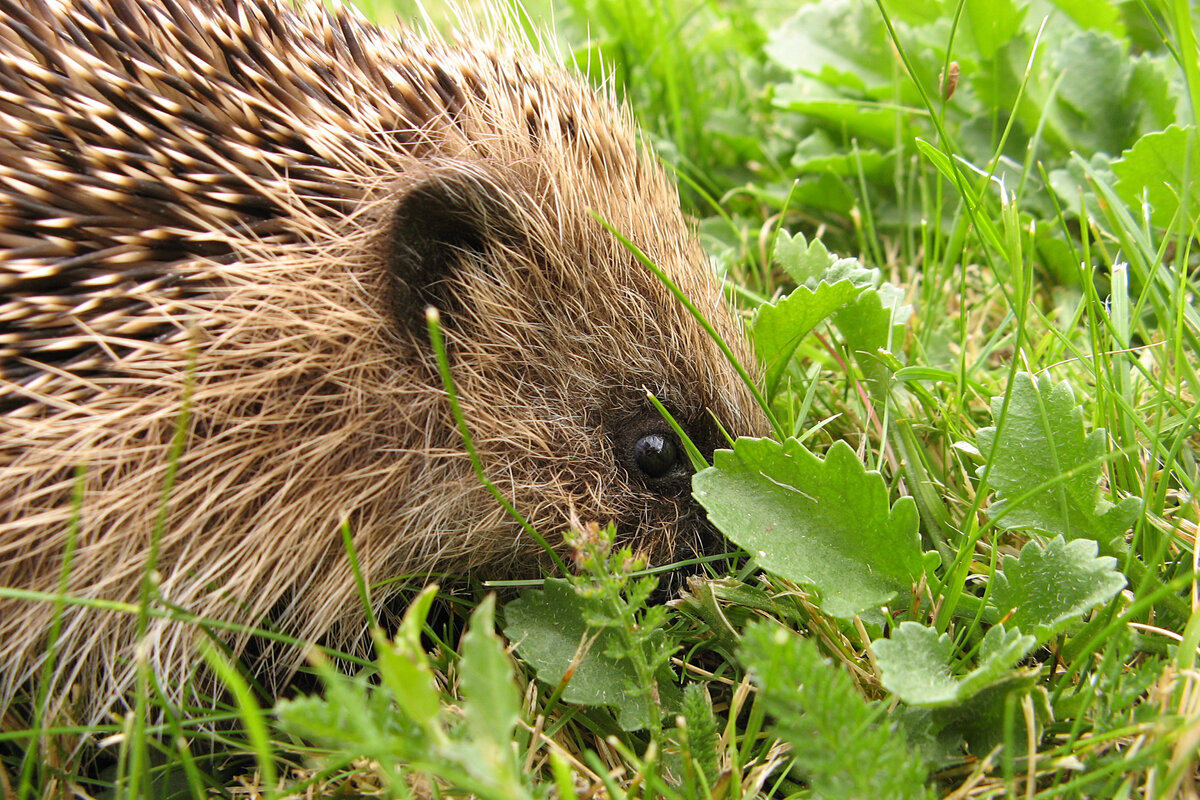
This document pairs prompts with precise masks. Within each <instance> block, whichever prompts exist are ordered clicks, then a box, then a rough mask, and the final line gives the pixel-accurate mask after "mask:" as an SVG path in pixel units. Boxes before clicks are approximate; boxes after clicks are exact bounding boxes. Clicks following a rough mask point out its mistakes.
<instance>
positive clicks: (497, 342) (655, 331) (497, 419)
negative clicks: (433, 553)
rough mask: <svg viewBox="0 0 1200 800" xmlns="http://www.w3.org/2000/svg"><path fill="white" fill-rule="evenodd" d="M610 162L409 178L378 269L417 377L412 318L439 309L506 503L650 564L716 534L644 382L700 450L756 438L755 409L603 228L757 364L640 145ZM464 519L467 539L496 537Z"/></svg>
mask: <svg viewBox="0 0 1200 800" xmlns="http://www.w3.org/2000/svg"><path fill="white" fill-rule="evenodd" d="M610 155H612V154H611V153H610ZM617 155H619V156H620V158H621V161H620V163H613V160H614V159H615V158H616V155H613V156H612V158H610V159H609V163H607V164H605V165H604V167H605V168H604V169H603V170H600V171H599V173H600V174H597V171H596V170H595V168H594V165H593V164H592V163H591V162H590V160H588V161H584V160H582V159H580V160H577V161H574V162H572V161H571V160H570V159H567V158H564V157H563V154H562V153H561V152H559V153H557V154H555V157H554V159H553V161H548V160H547V159H546V158H541V159H522V160H509V163H510V164H512V166H511V168H507V169H500V170H498V169H496V167H495V163H496V162H495V161H494V160H493V161H490V162H489V164H488V165H487V166H470V165H465V164H447V165H441V166H439V167H438V168H437V169H435V170H433V171H429V172H426V173H424V174H419V175H417V176H414V179H413V181H412V182H411V183H410V184H409V185H407V186H406V187H404V188H403V189H401V190H400V191H399V193H398V197H397V198H396V199H395V202H394V205H393V207H392V210H391V220H390V226H389V227H388V229H387V232H386V234H385V236H386V238H387V240H388V241H387V252H386V263H387V270H388V274H389V276H390V278H391V283H392V289H391V308H392V313H393V314H394V319H395V322H396V324H397V325H398V326H399V327H400V328H401V329H402V330H404V331H405V332H406V338H408V340H409V341H410V343H411V346H413V347H414V348H417V349H418V350H420V351H424V352H425V356H424V360H425V363H426V365H427V369H428V370H429V371H428V376H429V378H430V379H432V378H433V373H432V368H431V367H429V366H428V365H429V363H430V362H429V360H428V359H429V356H428V349H429V345H428V343H427V336H428V334H427V331H426V329H425V316H424V309H425V307H426V306H427V305H433V306H435V307H437V308H438V309H439V311H440V313H441V317H442V320H443V322H444V325H445V329H446V332H447V341H448V353H449V356H450V361H451V364H452V369H453V373H454V378H455V381H456V383H457V385H458V389H459V392H460V394H461V398H462V401H463V407H464V410H465V415H466V418H467V424H468V426H469V427H470V428H471V430H472V431H473V434H474V436H475V439H476V442H477V444H478V445H479V447H480V450H481V453H482V454H483V458H484V463H485V467H486V469H487V471H488V473H489V475H490V477H491V478H492V479H493V480H495V481H496V482H497V484H498V485H499V486H500V487H501V489H502V490H503V491H505V492H506V493H508V494H509V495H510V496H511V498H512V499H513V500H514V501H515V503H516V505H517V507H518V509H519V510H521V511H522V512H524V513H525V514H527V515H528V516H529V517H530V518H531V520H532V521H533V523H534V524H535V526H537V527H539V529H541V530H542V532H543V533H544V534H545V535H547V537H549V538H552V540H557V539H558V536H559V535H560V534H561V532H562V531H563V529H565V527H566V526H567V525H568V524H572V523H573V524H578V523H580V522H584V523H586V522H593V521H594V522H599V523H601V524H604V523H607V522H609V521H612V522H615V523H616V524H617V528H618V534H619V536H621V537H622V538H623V539H624V540H626V541H629V542H630V543H631V544H633V546H634V549H635V551H639V552H641V553H643V554H645V555H646V556H648V557H649V558H650V560H651V561H652V562H653V563H655V564H656V565H661V564H663V563H669V562H670V561H672V560H674V559H676V558H685V557H688V556H691V555H695V554H699V553H703V552H711V550H712V549H713V548H712V545H713V544H714V541H713V539H712V537H711V536H710V534H709V528H708V525H707V523H706V521H705V517H704V514H703V511H702V510H700V509H699V508H698V507H697V506H696V503H695V501H694V499H693V498H692V497H691V475H692V472H693V469H692V466H691V463H690V461H689V459H688V457H687V454H686V453H685V451H684V448H683V445H682V443H681V442H680V441H679V439H678V437H677V436H676V434H675V433H674V432H673V431H672V429H671V427H670V426H669V424H668V423H667V422H666V421H665V420H664V418H663V416H662V415H661V414H660V412H659V411H658V410H657V409H656V408H655V407H654V405H653V404H652V403H651V401H650V399H649V398H648V397H647V392H649V393H652V394H654V395H655V397H657V398H658V399H659V400H660V401H661V402H662V404H663V405H664V406H665V407H666V408H667V409H668V410H669V411H670V413H671V415H672V416H673V417H674V419H675V420H676V421H677V422H678V423H679V424H680V426H681V427H682V428H683V430H684V431H685V432H686V433H687V434H688V437H689V438H690V439H691V440H692V442H694V443H695V444H696V445H697V446H698V447H699V449H700V451H701V452H702V453H703V454H704V455H705V456H706V457H707V458H709V459H710V460H711V456H712V452H713V450H714V449H716V448H717V447H720V446H723V445H724V443H725V438H724V434H723V431H724V432H727V433H728V434H729V435H732V436H736V435H745V434H759V433H762V432H763V416H762V413H761V411H760V410H759V409H758V408H757V406H756V404H755V402H754V399H753V395H752V393H751V392H750V390H749V389H748V388H747V387H746V386H745V385H744V383H743V382H742V380H741V379H740V378H739V376H738V374H737V371H736V370H735V368H734V367H733V366H732V365H731V364H730V363H729V361H728V360H727V359H726V357H725V356H724V355H723V354H722V352H721V351H720V349H719V347H718V346H717V345H716V344H715V342H714V341H713V340H712V339H711V337H710V336H709V335H708V334H707V333H706V332H705V331H704V330H703V328H702V326H701V325H700V324H699V323H698V322H697V321H696V320H695V319H694V318H693V316H692V315H691V314H690V313H689V312H688V310H687V309H686V308H685V307H684V305H683V304H682V303H681V302H680V301H679V300H678V299H677V298H676V297H674V296H673V294H672V293H671V291H670V289H669V288H668V287H667V286H665V285H664V284H663V282H662V281H661V280H660V279H659V278H658V277H657V276H655V275H654V274H653V273H652V272H651V271H650V270H649V269H648V268H647V267H646V266H644V265H643V264H642V263H640V262H639V260H638V258H637V257H636V256H635V254H634V253H633V252H631V251H630V250H629V249H628V248H627V247H626V246H625V245H623V244H622V243H621V242H620V240H619V239H618V238H617V237H616V236H614V235H613V234H612V233H611V232H610V231H608V230H607V229H606V228H605V227H604V226H603V225H602V224H601V223H600V222H599V221H598V219H597V218H598V217H599V218H603V219H605V220H606V221H609V222H610V224H612V225H613V226H614V227H615V228H616V229H618V230H621V231H622V233H623V234H624V235H625V236H627V237H628V238H629V239H630V241H631V242H632V243H633V244H634V245H636V246H637V247H638V248H639V249H640V250H642V251H643V252H644V253H645V254H646V256H648V257H649V258H650V259H651V260H653V261H654V262H655V263H657V264H658V265H659V266H660V267H661V268H662V269H663V270H664V271H665V272H666V273H667V274H668V275H669V276H670V278H671V279H672V281H673V282H675V283H676V284H677V285H678V286H679V288H680V289H681V290H682V291H683V292H684V294H685V295H687V296H688V297H689V299H690V300H691V301H692V302H693V303H694V304H695V306H696V307H697V308H698V309H699V310H700V311H701V312H702V313H703V314H704V315H705V316H706V318H707V319H708V320H709V321H710V323H711V324H712V325H713V326H714V328H715V329H716V330H717V331H718V332H719V333H720V335H721V336H722V337H723V338H724V339H725V341H726V342H727V343H728V344H729V345H730V346H731V347H732V349H733V352H734V353H736V354H738V355H739V356H740V358H741V359H742V361H743V363H744V364H745V366H746V367H747V368H749V369H750V370H751V371H753V365H752V363H751V357H750V355H749V354H748V351H747V350H746V348H745V342H744V337H743V335H742V333H741V332H740V331H739V330H738V326H737V324H736V321H735V319H734V318H733V316H732V315H731V313H730V311H729V309H728V308H727V307H726V306H725V304H724V303H722V300H721V296H720V290H719V287H718V284H717V281H716V280H715V279H714V277H713V276H712V274H711V273H710V270H709V266H708V263H707V261H706V259H705V258H704V256H703V254H702V253H701V252H700V250H699V248H698V247H697V246H696V244H695V243H694V241H693V240H692V239H691V237H690V236H689V232H688V231H687V229H686V225H685V223H684V220H683V218H682V216H681V214H680V212H679V210H678V200H677V198H676V196H675V194H674V192H673V191H671V190H670V189H669V188H668V186H667V184H666V182H665V181H664V180H663V178H662V176H661V173H660V172H659V171H658V170H656V169H650V168H649V167H648V166H647V165H646V163H645V161H644V157H643V156H641V155H639V154H636V153H620V154H617ZM466 480H467V481H471V480H474V477H473V476H467V477H466ZM486 518H487V521H488V522H487V524H491V525H495V524H496V523H497V521H498V520H497V517H496V515H495V514H493V513H488V514H487V515H486ZM475 522H476V521H471V523H472V524H475ZM478 524H480V529H477V530H475V531H471V533H472V539H473V540H474V541H480V539H481V538H483V537H487V536H490V535H494V532H493V531H491V530H488V531H484V530H482V527H484V523H483V520H480V521H478ZM500 527H501V528H502V529H503V530H505V531H507V532H508V534H507V535H510V536H511V535H514V534H515V535H516V536H523V535H524V534H521V533H519V531H517V529H516V527H515V525H512V524H511V523H508V522H503V523H502V524H501V525H500ZM532 546H533V543H532V542H530V543H529V547H532ZM529 547H522V548H518V549H519V550H520V551H525V552H528V550H529ZM487 549H489V550H491V551H492V552H493V553H495V552H496V551H497V550H499V549H500V548H487ZM512 552H517V550H514V551H512ZM489 566H491V568H492V570H493V571H497V570H500V569H507V568H508V565H507V564H506V565H505V566H504V567H500V565H499V564H497V563H496V562H494V561H493V562H491V563H490V564H489Z"/></svg>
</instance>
